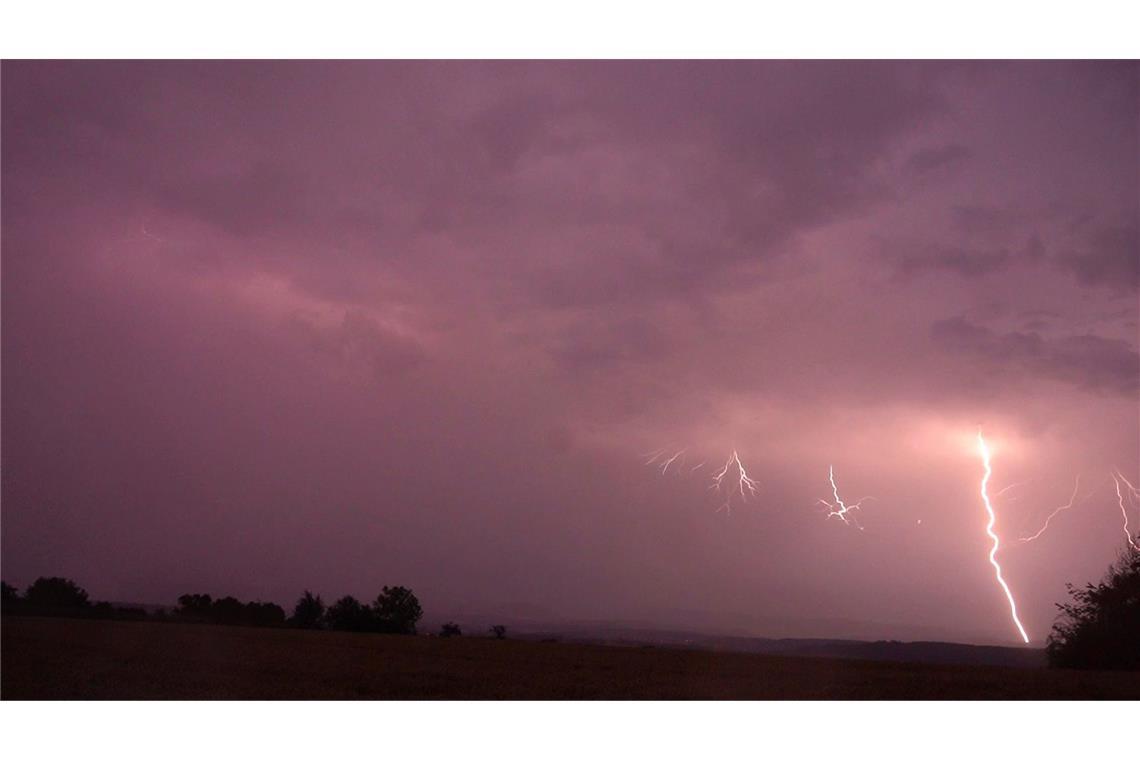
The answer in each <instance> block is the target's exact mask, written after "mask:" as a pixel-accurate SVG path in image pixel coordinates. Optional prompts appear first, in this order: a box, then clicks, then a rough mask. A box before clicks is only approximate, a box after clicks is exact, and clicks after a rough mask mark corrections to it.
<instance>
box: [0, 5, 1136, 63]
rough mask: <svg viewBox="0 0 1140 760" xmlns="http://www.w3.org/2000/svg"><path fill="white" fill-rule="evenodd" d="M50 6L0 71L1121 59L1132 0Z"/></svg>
mask: <svg viewBox="0 0 1140 760" xmlns="http://www.w3.org/2000/svg"><path fill="white" fill-rule="evenodd" d="M163 8H164V9H160V7H159V4H157V3H154V2H153V0H147V1H146V2H144V1H143V0H103V1H102V2H89V1H86V2H80V1H79V0H63V1H62V2H61V1H59V0H57V1H56V2H50V0H49V1H48V2H43V3H19V4H17V3H9V4H6V6H5V9H4V17H3V18H4V23H3V25H2V26H3V31H2V32H0V55H2V56H3V57H5V58H28V57H31V58H42V57H67V58H120V57H121V58H228V57H238V58H422V57H426V58H441V57H442V58H563V57H571V58H593V57H607V58H608V57H621V58H661V57H680V58H694V57H695V58H786V57H791V58H819V57H825V58H962V57H965V58H979V57H998V58H1024V57H1029V58H1037V57H1060V58H1088V57H1093V58H1135V57H1137V52H1138V50H1140V45H1138V43H1137V38H1138V37H1140V35H1137V34H1136V33H1135V30H1136V29H1137V28H1140V23H1138V21H1140V18H1138V12H1137V10H1136V4H1135V3H1134V2H1131V3H1128V2H1122V1H1120V0H1090V1H1088V2H1082V3H1073V2H1071V1H1067V2H1058V1H1056V0H1037V1H1036V2H1029V0H1017V1H1016V2H1010V1H1008V0H1006V1H1005V2H1002V1H1000V0H989V1H988V2H983V1H982V0H958V1H957V2H948V3H944V4H940V5H939V4H932V3H917V2H914V1H913V0H907V1H905V2H904V1H903V0H863V1H862V2H852V1H850V0H848V1H846V2H841V1H840V0H798V1H797V2H794V3H793V2H787V0H784V1H783V2H758V1H756V0H753V1H752V2H733V1H729V0H702V1H701V2H677V0H653V1H652V2H651V1H649V0H637V1H636V2H631V1H630V0H625V1H624V2H621V1H619V0H576V2H567V3H563V4H560V5H556V4H553V3H535V2H533V0H482V2H469V1H468V2H461V1H460V0H446V1H445V2H440V0H434V1H433V0H427V1H421V2H418V3H409V2H405V3H381V2H349V1H347V0H335V1H333V2H323V3H314V2H310V1H307V2H299V1H298V0H276V1H275V2H268V1H265V0H257V1H250V0H245V1H244V2H242V1H239V0H198V1H197V2H194V3H176V4H167V5H165V6H163Z"/></svg>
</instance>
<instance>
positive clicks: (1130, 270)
mask: <svg viewBox="0 0 1140 760" xmlns="http://www.w3.org/2000/svg"><path fill="white" fill-rule="evenodd" d="M1138 230H1140V228H1138V227H1137V226H1136V225H1135V224H1127V225H1121V226H1117V227H1110V228H1106V229H1101V230H1099V231H1097V232H1096V233H1095V234H1094V235H1093V236H1092V237H1091V239H1090V240H1089V241H1088V243H1087V244H1086V245H1085V246H1082V248H1081V250H1077V251H1071V252H1069V253H1065V254H1062V255H1061V256H1060V257H1058V259H1057V262H1056V263H1057V265H1058V266H1060V267H1061V268H1062V269H1064V270H1066V271H1068V272H1070V273H1071V274H1072V275H1073V276H1074V277H1076V278H1077V281H1078V282H1080V283H1081V284H1082V285H1088V286H1097V287H1106V288H1109V289H1112V290H1118V291H1125V292H1127V291H1135V290H1137V289H1138V288H1140V234H1138Z"/></svg>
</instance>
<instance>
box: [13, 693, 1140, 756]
mask: <svg viewBox="0 0 1140 760" xmlns="http://www.w3.org/2000/svg"><path fill="white" fill-rule="evenodd" d="M1135 707H1136V704H1135V703H1126V702H1114V703H1105V702H1082V703H1071V702H1068V703H1066V702H1052V703H1042V702H1019V703H1001V702H950V703H945V702H944V703H930V702H927V703H918V702H717V703H710V702H510V703H504V702H421V703H409V702H246V703H218V702H215V703H209V702H117V703H116V702H110V703H108V702H96V703H75V702H72V703H13V702H4V703H2V705H0V727H2V729H0V730H3V732H4V733H3V735H4V749H5V750H6V751H7V753H8V756H10V757H49V758H55V757H60V758H63V757H69V758H70V757H94V758H108V760H110V759H112V758H114V760H125V759H126V758H135V757H137V758H147V759H149V758H153V757H162V758H164V760H182V759H183V758H185V760H200V759H201V758H202V757H204V756H209V757H218V758H223V757H241V756H246V755H248V756H250V757H262V758H271V759H274V760H275V759H276V758H294V757H296V758H310V759H311V758H314V757H324V758H341V757H366V756H376V757H387V756H399V757H411V758H417V757H432V758H434V757H440V758H449V759H450V758H454V759H455V760H469V759H471V758H489V759H492V760H504V759H506V758H527V760H531V759H532V758H569V759H572V760H583V758H603V757H615V758H623V759H626V760H633V758H662V757H664V758H673V757H676V758H685V759H686V760H692V759H693V758H729V757H772V758H817V757H836V758H843V760H858V758H864V757H866V758H873V759H874V760H884V759H885V758H906V760H912V758H916V757H922V758H952V759H953V760H961V758H963V757H979V758H991V757H1004V756H1008V757H1066V758H1070V757H1128V756H1129V751H1130V750H1131V749H1133V748H1134V746H1135V745H1134V736H1132V732H1131V731H1129V729H1128V726H1130V725H1131V724H1132V721H1131V720H1130V719H1134V717H1135ZM1114 726H1115V727H1116V728H1115V729H1114V728H1113V727H1114Z"/></svg>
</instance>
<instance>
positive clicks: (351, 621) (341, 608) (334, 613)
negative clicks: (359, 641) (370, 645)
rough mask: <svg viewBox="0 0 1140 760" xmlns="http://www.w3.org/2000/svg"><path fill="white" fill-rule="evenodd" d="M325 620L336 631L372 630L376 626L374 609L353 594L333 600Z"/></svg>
mask: <svg viewBox="0 0 1140 760" xmlns="http://www.w3.org/2000/svg"><path fill="white" fill-rule="evenodd" d="M325 621H326V622H327V623H328V626H329V628H331V629H333V630H334V631H370V630H373V628H374V627H375V623H374V620H373V617H372V610H370V609H369V608H368V607H365V606H364V605H363V604H361V603H360V602H358V601H356V599H355V598H354V597H351V596H344V597H341V598H340V599H337V600H336V601H335V602H333V604H332V606H331V607H329V608H328V610H327V611H326V612H325Z"/></svg>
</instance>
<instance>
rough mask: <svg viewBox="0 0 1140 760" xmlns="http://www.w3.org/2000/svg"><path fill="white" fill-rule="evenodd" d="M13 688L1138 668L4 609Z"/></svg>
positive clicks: (1039, 683) (1113, 683) (1136, 694)
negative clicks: (8, 613) (879, 658)
mask: <svg viewBox="0 0 1140 760" xmlns="http://www.w3.org/2000/svg"><path fill="white" fill-rule="evenodd" d="M2 633H3V649H2V654H0V656H2V662H0V696H2V697H3V698H4V699H1081V698H1092V699H1114V698H1129V699H1137V698H1140V674H1136V673H1085V672H1072V671H1051V670H1045V669H1024V668H1000V667H981V666H978V667H962V666H946V665H919V664H900V663H883V662H866V661H856V660H839V659H826V658H809V657H780V656H770V655H755V654H738V653H719V652H701V651H690V650H682V649H666V648H654V647H643V648H633V647H610V646H593V645H584V644H566V643H556V642H549V643H547V642H534V641H512V640H509V639H508V640H505V641H496V640H493V639H485V638H473V637H472V638H452V639H439V638H434V637H424V636H420V637H400V636H379V635H369V634H353V633H333V632H324V631H294V630H282V629H259V628H238V627H225V626H213V625H187V624H176V623H149V622H138V623H135V622H113V621H102V620H68V619H61V618H55V619H52V618H18V617H6V618H5V619H4V620H3V623H2Z"/></svg>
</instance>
